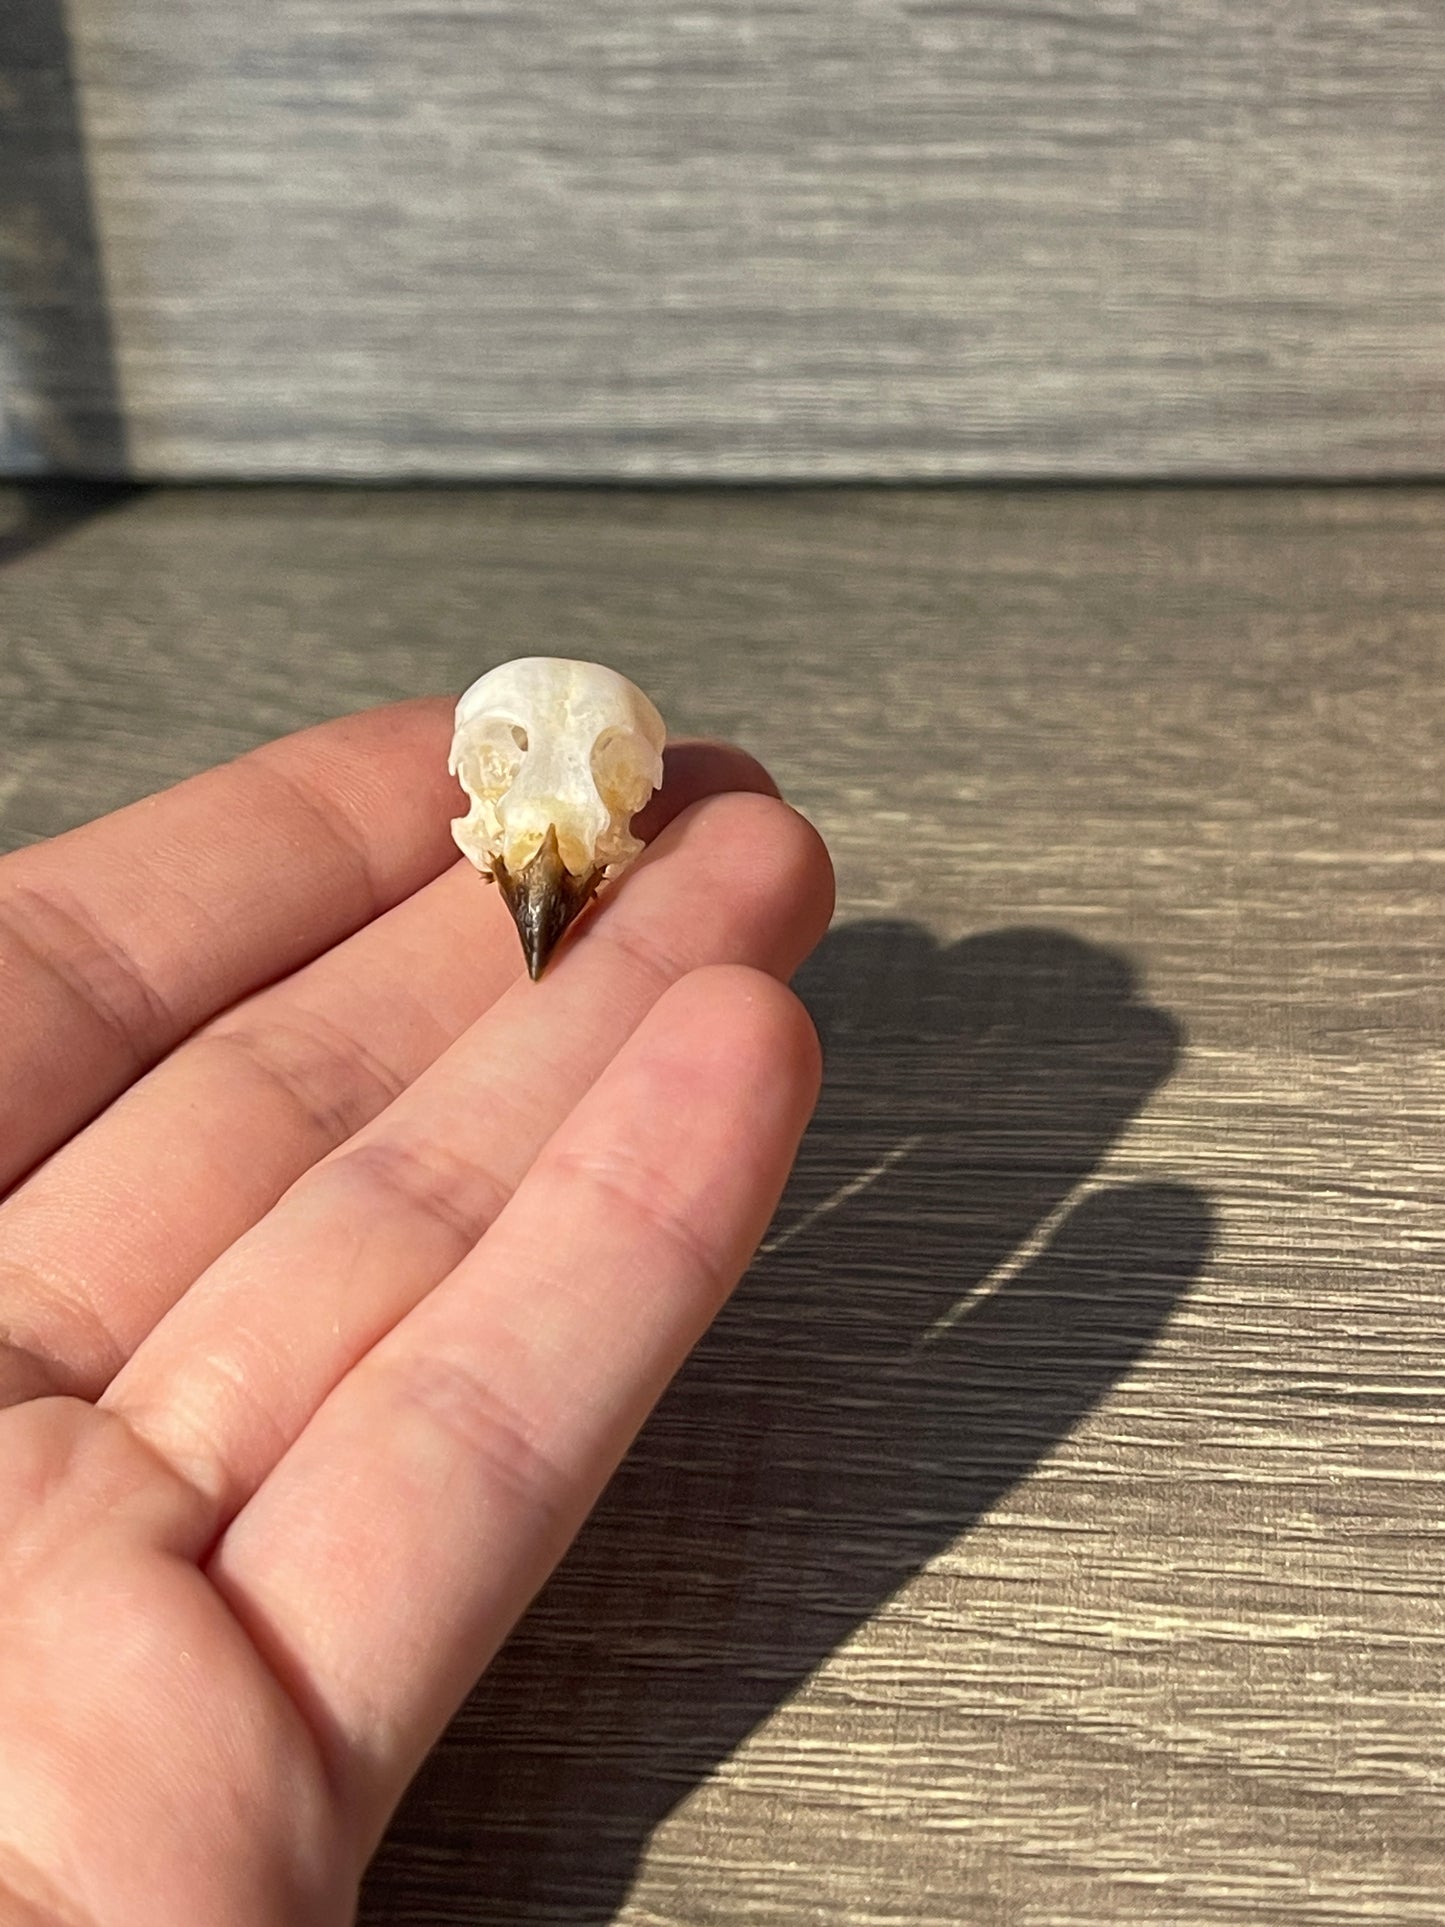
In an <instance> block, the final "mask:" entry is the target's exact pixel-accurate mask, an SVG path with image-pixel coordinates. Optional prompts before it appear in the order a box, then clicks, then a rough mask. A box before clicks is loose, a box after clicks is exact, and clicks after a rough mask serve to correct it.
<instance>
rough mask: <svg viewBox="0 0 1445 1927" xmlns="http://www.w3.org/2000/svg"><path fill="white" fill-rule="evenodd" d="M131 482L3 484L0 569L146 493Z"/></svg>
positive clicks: (0, 517)
mask: <svg viewBox="0 0 1445 1927" xmlns="http://www.w3.org/2000/svg"><path fill="white" fill-rule="evenodd" d="M145 493H146V490H145V489H144V488H143V487H140V486H137V485H134V484H132V483H128V482H16V483H11V484H9V485H8V486H0V568H4V566H5V565H6V563H7V562H18V561H19V560H20V559H21V557H22V556H26V555H30V554H33V552H34V551H35V550H36V549H43V548H44V547H45V546H46V544H47V543H49V542H55V541H58V540H59V539H60V537H61V536H62V535H66V534H68V533H69V532H70V530H71V529H73V528H78V527H79V525H80V524H81V523H82V522H88V521H89V520H90V519H91V517H92V516H94V515H104V514H105V513H106V512H107V511H108V510H109V509H114V508H120V507H122V506H123V505H124V504H125V503H127V502H130V501H133V500H135V498H136V497H137V496H139V495H144V494H145Z"/></svg>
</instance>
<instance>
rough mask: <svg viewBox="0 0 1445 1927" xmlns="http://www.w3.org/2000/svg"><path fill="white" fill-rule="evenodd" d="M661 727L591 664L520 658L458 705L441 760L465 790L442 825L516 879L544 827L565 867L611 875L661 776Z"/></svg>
mask: <svg viewBox="0 0 1445 1927" xmlns="http://www.w3.org/2000/svg"><path fill="white" fill-rule="evenodd" d="M666 740H667V731H666V728H665V726H664V724H663V721H662V718H661V716H659V715H658V713H657V711H656V709H654V708H653V706H652V704H651V703H650V702H649V701H648V700H647V698H646V696H644V695H643V693H642V691H641V690H640V689H638V688H636V687H635V686H634V685H633V684H632V683H630V682H628V680H627V678H626V677H625V676H619V675H618V674H617V671H616V670H615V669H606V668H604V667H603V665H602V664H601V663H597V662H569V661H566V660H565V659H563V658H561V657H557V656H524V657H521V658H520V659H519V660H518V661H516V662H504V663H502V664H501V665H500V667H498V668H496V669H492V670H489V671H488V672H487V674H486V675H485V676H483V677H481V678H480V679H479V680H478V681H477V682H474V683H473V684H472V686H471V688H470V689H469V690H468V691H467V692H466V694H465V695H464V696H463V697H462V699H461V701H460V702H459V703H458V704H457V715H456V733H455V735H454V736H453V738H452V750H451V759H450V761H449V763H448V768H449V769H450V770H451V773H452V774H453V776H455V777H456V778H457V780H458V781H459V782H460V783H461V786H462V788H463V789H464V790H465V791H466V793H467V795H468V797H470V799H471V807H470V809H469V810H468V811H467V814H466V816H465V817H460V818H458V819H457V820H456V821H455V822H454V823H453V824H452V835H453V836H454V837H455V838H456V840H457V845H458V847H459V848H460V849H461V851H462V853H463V855H464V856H466V857H468V858H469V859H470V860H471V861H472V862H473V863H475V864H476V866H477V868H478V869H479V870H481V871H483V873H484V874H488V875H495V874H496V873H497V868H498V865H501V866H502V868H503V869H504V871H506V872H508V873H510V875H512V876H513V877H515V876H516V875H517V874H518V873H519V872H520V871H521V870H522V869H523V868H524V867H525V866H526V865H527V864H528V863H530V862H531V860H532V858H533V857H535V856H536V855H537V853H538V851H539V850H540V849H541V847H542V843H543V841H544V839H545V838H546V834H547V831H548V829H549V828H550V829H552V830H554V831H555V833H556V839H557V850H558V852H559V854H560V856H561V859H562V862H563V863H564V864H565V865H566V868H567V870H568V871H569V873H570V874H571V875H572V876H574V877H593V876H597V877H600V876H601V875H604V874H605V875H608V876H613V875H616V873H617V872H618V871H619V870H620V869H622V868H623V867H624V866H625V865H626V864H627V863H629V862H630V861H631V860H632V858H633V857H634V856H636V854H637V852H638V851H639V850H640V849H641V848H642V845H641V843H640V842H639V841H638V839H637V838H636V837H635V836H633V835H632V834H631V832H630V829H629V827H628V826H629V825H630V823H631V821H632V818H633V815H634V814H635V812H636V811H638V810H640V809H641V808H642V806H643V804H644V803H645V802H646V801H647V799H648V797H649V796H650V795H651V794H652V792H653V791H654V790H655V789H656V788H657V786H658V784H659V783H661V781H662V749H663V744H664V743H665V741H666Z"/></svg>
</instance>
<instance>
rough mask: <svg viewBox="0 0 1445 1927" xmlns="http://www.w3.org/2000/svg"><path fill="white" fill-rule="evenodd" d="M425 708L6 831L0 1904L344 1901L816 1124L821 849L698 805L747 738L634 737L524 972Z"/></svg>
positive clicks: (787, 817) (94, 1914)
mask: <svg viewBox="0 0 1445 1927" xmlns="http://www.w3.org/2000/svg"><path fill="white" fill-rule="evenodd" d="M448 722H449V706H448V705H446V704H445V703H441V702H422V703H414V704H404V705H401V706H399V707H396V708H392V709H386V710H378V711H374V712H371V713H369V714H366V715H362V716H357V717H352V718H349V719H347V720H346V721H343V722H338V723H333V724H327V725H324V726H323V727H322V728H320V729H316V730H311V731H307V732H305V733H303V734H301V735H299V736H295V737H290V738H287V739H285V740H284V741H282V742H280V743H276V744H272V745H270V746H268V747H267V748H265V749H262V750H259V751H256V752H255V753H253V754H252V755H250V756H247V757H243V758H242V759H241V760H240V761H239V762H236V763H234V764H230V765H228V766H226V767H225V768H223V769H220V770H215V771H212V772H210V773H209V774H207V775H205V776H201V777H198V778H196V779H194V780H193V781H192V782H189V783H185V784H182V785H181V786H180V787H178V788H177V789H174V790H171V791H168V792H166V793H165V794H163V795H161V796H157V797H152V798H149V799H147V800H146V801H144V802H142V803H139V804H136V805H134V806H133V807H131V808H130V809H127V810H123V811H121V812H119V813H118V814H117V815H115V816H112V817H109V818H106V819H104V820H103V821H101V822H99V823H95V824H91V825H89V826H87V827H86V828H84V829H81V830H77V831H73V832H71V833H70V834H69V835H67V836H64V837H61V838H58V839H56V840H55V841H54V842H52V843H49V844H41V845H37V846H36V847H34V848H32V849H27V850H22V851H19V852H17V853H16V854H14V855H12V856H9V857H6V858H5V859H4V860H3V862H0V1079H3V1089H4V1093H5V1095H4V1106H3V1109H4V1117H3V1126H0V1133H3V1134H0V1188H3V1187H6V1186H9V1187H13V1188H12V1189H11V1190H10V1191H9V1195H8V1196H6V1197H5V1200H4V1202H3V1203H0V1340H3V1341H5V1342H3V1343H0V1404H3V1405H4V1406H5V1409H4V1410H3V1411H0V1921H3V1922H4V1923H5V1927H11V1923H25V1927H39V1924H40V1923H44V1927H58V1923H62V1922H64V1923H66V1924H67V1927H70V1924H71V1923H84V1924H85V1927H131V1923H135V1924H136V1927H140V1924H141V1923H144V1927H172V1923H176V1924H177V1927H180V1924H182V1923H183V1924H184V1927H202V1924H204V1927H229V1924H230V1923H237V1927H240V1924H241V1923H244V1924H245V1927H260V1924H261V1923H265V1927H273V1923H276V1924H279V1923H291V1922H298V1923H299V1922H305V1923H307V1927H325V1923H332V1922H343V1921H346V1920H348V1919H349V1918H350V1917H351V1915H352V1912H353V1910H354V1907H355V1902H356V1894H357V1888H358V1885H359V1881H360V1877H361V1873H362V1870H363V1868H364V1866H365V1863H366V1861H367V1859H368V1858H369V1857H370V1854H371V1853H372V1851H373V1850H374V1848H375V1846H376V1843H377V1841H378V1839H379V1838H380V1835H381V1832H382V1830H383V1828H384V1826H385V1824H386V1820H387V1817H388V1815H389V1814H390V1812H391V1810H392V1808H393V1807H394V1805H395V1803H396V1801H397V1800H398V1798H399V1797H400V1794H401V1792H402V1790H403V1788H404V1787H405V1784H406V1782H407V1780H408V1779H409V1778H410V1776H411V1775H412V1773H413V1772H414V1771H415V1769H416V1767H417V1765H418V1764H419V1762H420V1760H421V1758H422V1756H423V1754H424V1753H425V1752H426V1750H427V1748H428V1747H429V1746H430V1745H431V1743H432V1742H433V1740H434V1739H435V1738H436V1737H437V1735H438V1733H439V1732H440V1730H441V1729H442V1727H443V1726H444V1724H445V1722H446V1720H447V1719H448V1717H449V1716H450V1714H451V1712H452V1711H453V1709H454V1708H455V1707H456V1706H457V1704H458V1703H459V1702H460V1700H461V1699H462V1698H463V1697H464V1695H465V1694H466V1692H467V1691H468V1689H469V1687H470V1686H471V1684H472V1682H473V1680H474V1679H475V1678H476V1676H477V1674H478V1673H479V1672H480V1671H481V1670H482V1668H483V1667H484V1666H485V1665H486V1664H487V1662H488V1661H489V1659H490V1658H491V1656H492V1655H493V1653H494V1652H495V1651H496V1649H497V1647H498V1645H499V1644H500V1643H501V1641H502V1639H503V1638H504V1637H505V1635H506V1633H507V1631H508V1630H509V1628H510V1627H511V1625H512V1623H513V1622H514V1620H515V1619H516V1617H517V1616H518V1614H519V1613H520V1612H521V1611H522V1609H523V1608H524V1606H525V1605H526V1603H527V1602H528V1600H529V1599H530V1598H531V1596H532V1595H533V1593H534V1592H535V1591H536V1590H537V1588H538V1586H539V1585H540V1584H541V1583H542V1581H543V1579H544V1578H545V1577H546V1575H547V1573H548V1572H549V1571H550V1570H551V1568H552V1567H553V1565H554V1564H555V1563H556V1561H557V1560H558V1558H559V1557H560V1556H561V1554H562V1552H563V1551H564V1549H565V1548H566V1546H567V1544H568V1543H569V1541H570V1540H571V1538H572V1536H573V1534H574V1533H575V1532H576V1530H577V1528H578V1526H579V1525H580V1524H581V1522H582V1519H583V1517H584V1516H585V1514H586V1512H587V1510H588V1508H589V1507H590V1506H591V1505H592V1503H593V1501H594V1500H595V1498H596V1497H597V1494H598V1492H599V1491H600V1489H601V1487H602V1486H603V1484H604V1483H605V1481H606V1480H607V1478H608V1476H609V1475H610V1473H611V1471H612V1469H613V1467H614V1466H615V1464H616V1462H617V1460H618V1459H619V1457H620V1456H621V1454H622V1453H623V1451H624V1450H625V1449H626V1447H627V1445H628V1443H629V1442H630V1441H631V1439H632V1437H633V1435H634V1434H635V1432H636V1430H637V1428H638V1427H639V1425H640V1424H641V1423H642V1420H643V1419H644V1417H645V1416H646V1414H647V1412H648V1410H649V1409H650V1407H651V1405H652V1404H653V1402H654V1400H655V1399H656V1398H657V1396H658V1394H659V1393H660V1391H661V1390H662V1388H663V1386H664V1385H665V1384H666V1382H667V1380H668V1378H669V1377H670V1376H671V1374H672V1373H673V1371H674V1370H675V1369H676V1367H677V1366H678V1364H679V1363H680V1362H681V1360H682V1358H683V1357H684V1355H685V1354H686V1352H687V1350H688V1348H689V1347H690V1346H691V1345H692V1343H693V1342H694V1341H695V1339H696V1338H697V1337H698V1335H699V1334H700V1332H701V1331H702V1330H703V1328H704V1326H705V1325H706V1324H707V1322H708V1320H709V1319H710V1318H711V1317H712V1315H713V1313H714V1312H715V1311H716V1310H717V1308H718V1305H719V1303H720V1302H721V1300H722V1299H723V1297H724V1296H725V1295H726V1293H727V1292H728V1290H729V1289H730V1288H731V1286H732V1285H733V1284H734V1283H735V1281H736V1280H737V1278H738V1276H739V1275H740V1273H741V1272H742V1270H743V1268H744V1266H745V1265H746V1264H747V1262H748V1259H749V1258H750V1256H751V1254H752V1252H753V1249H754V1247H755V1246H756V1243H757V1241H758V1239H759V1238H760V1237H761V1235H762V1232H763V1230H764V1228H765V1226H766V1223H767V1221H768V1218H769V1216H770V1215H771V1212H772V1209H773V1206H774V1204H775V1202H776V1200H777V1196H778V1193H779V1191H780V1189H781V1186H782V1183H783V1180H784V1178H785V1176H786V1173H787V1170H788V1167H789V1165H790V1163H791V1160H792V1156H793V1152H794V1150H795V1148H796V1144H797V1140H798V1138H799V1135H800V1133H801V1131H802V1129H803V1127H804V1124H805V1122H806V1119H807V1117H808V1114H809V1113H810V1111H811V1109H812V1104H813V1101H814V1097H815V1095H816V1088H817V1077H818V1064H817V1049H816V1043H815V1040H814V1038H813V1034H812V1030H811V1026H810V1025H809V1023H808V1020H807V1018H806V1016H805V1015H804V1013H803V1011H802V1009H801V1006H800V1005H799V1004H798V1003H797V1001H796V1000H795V999H794V998H793V996H792V994H791V993H790V992H789V991H787V990H786V989H785V988H783V987H782V983H781V982H780V981H779V980H780V979H785V978H786V977H787V975H788V974H790V973H791V971H792V970H793V969H794V968H795V966H796V965H797V964H798V963H799V962H800V961H801V959H802V957H803V956H804V955H805V954H806V952H807V951H808V950H809V949H810V948H811V947H812V945H813V944H814V943H815V942H816V941H817V939H818V937H819V936H820V935H821V934H822V931H823V929H824V927H825V925H826V923H827V919H828V915H829V911H830V909H831V874H830V871H829V866H828V861H827V857H826V854H825V853H824V851H823V848H822V845H821V843H820V842H819V840H818V838H817V837H816V835H815V834H814V833H813V832H812V831H811V830H810V829H809V828H808V827H807V825H806V824H805V823H803V821H802V820H801V819H800V818H799V817H797V816H795V815H794V814H793V813H792V812H791V811H790V810H788V809H787V808H786V807H785V806H784V805H783V804H782V803H781V802H779V801H777V800H776V798H775V796H774V795H772V794H763V793H757V794H736V793H719V792H729V791H744V790H752V791H754V792H762V791H765V790H766V789H767V781H766V778H765V777H764V775H763V773H762V772H761V771H760V770H759V769H758V767H757V765H756V764H753V763H751V762H750V760H749V759H747V758H745V757H743V756H742V755H741V754H740V752H736V751H727V750H723V749H719V748H716V747H710V746H706V745H683V746H680V747H679V748H677V749H676V750H674V751H671V752H669V759H668V776H667V782H666V784H665V786H664V789H663V791H662V792H661V794H660V796H659V797H658V798H656V799H654V803H653V805H652V806H651V808H650V810H649V813H648V816H647V817H645V818H642V819H639V828H640V829H642V830H643V831H644V832H649V831H650V833H651V834H652V835H653V836H654V837H655V841H654V842H653V843H652V845H651V847H650V848H649V849H648V850H647V852H646V853H645V854H644V855H643V856H642V857H641V858H640V859H639V860H638V862H637V864H636V865H635V866H634V868H633V869H632V870H631V871H629V873H628V875H627V876H626V878H625V879H624V880H623V882H622V883H621V884H620V885H619V886H618V887H617V888H616V890H615V893H613V894H612V895H611V896H610V898H609V901H608V902H607V904H606V905H605V907H604V909H603V910H602V912H601V913H600V914H598V915H597V916H596V920H595V922H591V923H589V925H588V926H587V927H585V928H584V929H579V931H578V932H577V934H576V940H575V941H572V942H569V943H568V945H567V946H566V947H565V949H564V950H563V951H562V952H561V953H559V955H558V957H557V959H556V960H555V962H554V963H553V965H552V966H551V968H550V969H549V970H548V972H547V974H546V976H545V977H544V978H543V980H542V982H541V983H540V984H538V985H535V986H534V985H531V984H529V983H528V982H527V981H526V980H525V977H524V976H523V975H522V967H521V957H520V954H519V951H518V946H517V939H516V933H515V931H514V930H513V928H512V925H511V923H510V921H509V919H508V917H507V913H506V910H505V908H504V906H503V905H502V904H501V902H500V901H499V899H498V896H497V893H496V892H495V891H488V890H485V889H483V888H481V887H480V885H479V883H478V880H477V878H476V876H475V875H474V874H473V873H472V872H471V870H470V869H469V868H468V867H467V866H466V865H465V864H463V863H461V862H458V861H454V860H452V859H453V858H454V855H455V853H454V851H453V849H452V846H451V843H450V839H449V835H448V830H447V823H448V818H449V816H450V815H452V814H453V813H455V811H456V807H457V799H456V794H455V792H454V791H453V790H452V788H451V786H450V784H449V782H448V780H447V778H446V775H445V759H446V744H447V732H448ZM27 1173H28V1175H27ZM479 1817H480V1818H481V1819H482V1820H483V1823H484V1816H479Z"/></svg>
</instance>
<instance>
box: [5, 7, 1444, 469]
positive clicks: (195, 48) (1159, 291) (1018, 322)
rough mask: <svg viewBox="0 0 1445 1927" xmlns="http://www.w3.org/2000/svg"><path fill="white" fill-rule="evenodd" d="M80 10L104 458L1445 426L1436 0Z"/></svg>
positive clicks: (970, 447) (341, 457)
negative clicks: (119, 431)
mask: <svg viewBox="0 0 1445 1927" xmlns="http://www.w3.org/2000/svg"><path fill="white" fill-rule="evenodd" d="M12 4H13V5H18V6H19V7H21V8H22V9H35V8H44V7H46V6H50V7H52V8H53V7H56V6H58V4H59V0H12ZM67 14H68V19H69V22H70V28H71V34H72V37H73V43H74V58H75V62H76V68H77V72H78V75H79V78H80V82H81V98H82V102H83V109H84V113H83V125H84V136H85V141H86V145H87V148H88V158H89V168H90V177H91V186H92V192H93V194H94V197H95V204H96V217H97V220H98V224H99V233H100V239H101V245H102V249H103V261H104V277H105V285H106V288H107V290H108V296H109V303H110V308H111V327H112V329H113V333H114V343H115V357H116V366H117V373H118V381H119V389H120V395H121V398H122V402H123V411H124V423H125V430H126V434H127V436H128V441H129V452H128V455H125V456H121V455H119V453H118V451H117V449H116V447H115V446H114V444H113V443H112V442H111V441H107V440H106V439H105V438H104V437H102V438H100V439H99V440H98V441H97V443H96V446H95V447H94V449H93V450H92V451H91V463H92V466H93V467H95V468H96V469H97V470H99V471H101V472H103V473H111V472H115V464H116V463H117V461H118V460H119V461H124V462H126V463H128V472H131V473H134V474H137V475H141V476H155V475H162V476H164V475H176V476H204V475H212V476H214V475H221V476H225V475H258V476H278V475H302V474H304V475H313V476H321V477H326V476H332V475H348V476H381V477H397V476H406V475H412V476H415V475H432V476H449V477H462V478H466V477H476V476H483V477H487V476H490V477H506V476H534V477H546V476H579V477H585V476H593V477H612V478H618V477H623V478H625V477H658V476H661V477H673V478H676V477H683V476H689V477H701V478H748V479H756V478H769V477H772V478H783V477H813V476H816V477H848V476H851V477H862V478H865V479H866V478H878V477H884V478H887V477H896V478H902V479H910V478H913V479H916V478H920V477H925V478H926V477H931V476H995V477H998V476H1005V477H1007V476H1044V477H1047V476H1096V477H1097V476H1125V477H1128V476H1134V475H1139V474H1152V475H1236V476H1245V477H1257V476H1259V475H1261V474H1275V475H1280V474H1302V475H1316V476H1341V475H1349V474H1355V475H1363V474H1368V475H1399V474H1404V473H1416V474H1419V473H1427V472H1428V473H1439V472H1440V471H1441V470H1442V468H1445V379H1442V369H1445V319H1442V302H1441V296H1442V270H1441V263H1440V250H1439V244H1438V237H1439V235H1440V233H1441V232H1442V229H1445V116H1442V114H1441V112H1440V107H1441V101H1442V99H1445V32H1442V25H1441V15H1440V10H1439V7H1438V5H1437V4H1436V0H1272V4H1270V5H1267V6H1261V5H1259V4H1258V3H1257V0H1157V3H1154V4H1149V5H1139V4H1137V0H1074V3H1073V4H1058V5H1055V4H1047V5H1039V4H1036V0H747V3H746V4H737V5H729V6H725V7H707V6H704V7H699V6H696V5H693V4H691V3H690V0H627V4H625V5H624V4H619V0H568V3H567V4H561V3H560V0H553V4H534V5H517V4H510V0H445V3H444V4H436V5H432V4H422V0H345V4H339V0H288V4H287V5H285V6H274V5H273V6H266V5H250V6H230V5H223V4H221V3H220V0H209V3H208V4H201V5H197V4H195V0H70V3H69V5H68V8H67ZM29 321H31V322H33V316H32V317H29ZM26 323H27V317H26V315H24V314H20V315H19V316H18V317H17V318H16V319H15V321H14V323H13V325H15V326H21V325H25V324H26ZM32 332H33V328H32ZM27 448H28V449H29V454H28V456H27ZM5 459H7V460H9V461H10V462H11V463H12V464H13V463H16V462H19V461H21V460H24V459H30V460H32V461H33V460H35V459H43V452H42V455H41V457H39V458H37V457H36V455H35V450H34V447H33V444H26V443H25V442H23V441H18V440H15V439H13V438H12V439H11V441H10V442H9V444H8V447H7V450H6V453H5Z"/></svg>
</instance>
